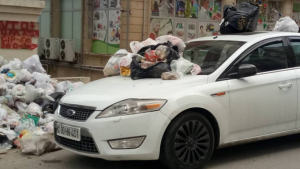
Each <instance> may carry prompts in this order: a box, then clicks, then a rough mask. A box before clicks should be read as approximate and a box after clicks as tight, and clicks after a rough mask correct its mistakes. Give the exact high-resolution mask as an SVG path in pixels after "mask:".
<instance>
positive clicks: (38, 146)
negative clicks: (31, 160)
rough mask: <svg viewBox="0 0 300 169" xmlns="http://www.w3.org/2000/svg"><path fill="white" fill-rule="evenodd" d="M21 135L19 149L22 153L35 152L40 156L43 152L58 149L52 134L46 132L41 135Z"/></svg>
mask: <svg viewBox="0 0 300 169" xmlns="http://www.w3.org/2000/svg"><path fill="white" fill-rule="evenodd" d="M26 135H27V134H26ZM23 137H24V138H23ZM23 137H22V139H21V150H22V153H23V154H35V155H38V156H40V155H42V154H44V153H47V152H52V151H55V150H59V149H60V148H59V147H58V146H57V145H56V143H55V142H54V137H53V135H52V134H48V133H46V134H43V135H41V136H31V137H26V136H23Z"/></svg>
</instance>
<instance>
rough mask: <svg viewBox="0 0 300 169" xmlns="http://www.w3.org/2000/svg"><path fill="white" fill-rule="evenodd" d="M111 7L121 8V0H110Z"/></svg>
mask: <svg viewBox="0 0 300 169" xmlns="http://www.w3.org/2000/svg"><path fill="white" fill-rule="evenodd" d="M109 8H121V0H109Z"/></svg>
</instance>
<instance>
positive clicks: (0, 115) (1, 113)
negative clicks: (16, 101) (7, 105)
mask: <svg viewBox="0 0 300 169" xmlns="http://www.w3.org/2000/svg"><path fill="white" fill-rule="evenodd" d="M6 119H7V111H6V110H5V109H2V108H0V122H1V121H3V120H6Z"/></svg>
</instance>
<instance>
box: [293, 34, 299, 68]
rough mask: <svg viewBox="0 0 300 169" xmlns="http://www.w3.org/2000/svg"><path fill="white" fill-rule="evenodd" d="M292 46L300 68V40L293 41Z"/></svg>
mask: <svg viewBox="0 0 300 169" xmlns="http://www.w3.org/2000/svg"><path fill="white" fill-rule="evenodd" d="M291 45H292V47H293V49H294V53H295V56H296V61H297V66H300V40H298V39H293V40H291Z"/></svg>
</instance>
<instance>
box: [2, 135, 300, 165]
mask: <svg viewBox="0 0 300 169" xmlns="http://www.w3.org/2000/svg"><path fill="white" fill-rule="evenodd" d="M0 168H1V169H165V167H163V166H162V165H161V164H160V163H159V161H126V162H109V161H104V160H100V159H94V158H89V157H83V156H79V155H76V154H73V153H70V152H68V151H65V150H60V151H57V152H52V153H48V154H44V155H42V156H40V157H37V156H28V155H22V154H21V153H20V152H19V150H11V151H9V152H8V154H5V155H0ZM269 168H272V169H299V168H300V135H294V136H287V137H282V138H277V139H272V140H266V141H261V142H256V143H251V144H246V145H241V146H235V147H230V148H225V149H221V150H217V151H216V152H215V153H214V155H213V157H212V159H211V161H210V162H209V163H208V165H207V166H206V167H205V169H269Z"/></svg>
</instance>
